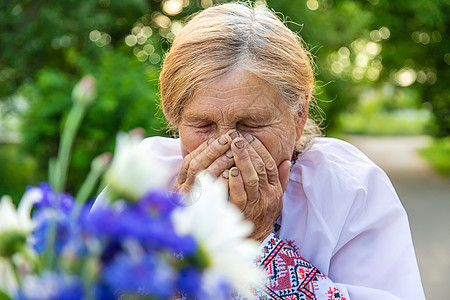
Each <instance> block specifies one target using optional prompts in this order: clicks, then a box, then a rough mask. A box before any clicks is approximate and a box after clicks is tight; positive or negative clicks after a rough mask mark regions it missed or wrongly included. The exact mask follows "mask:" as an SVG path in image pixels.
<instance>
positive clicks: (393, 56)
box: [267, 0, 450, 136]
mask: <svg viewBox="0 0 450 300" xmlns="http://www.w3.org/2000/svg"><path fill="white" fill-rule="evenodd" d="M267 2H268V4H269V6H270V7H273V8H274V10H275V11H280V12H283V13H284V14H285V15H287V16H289V19H290V20H293V21H294V22H297V23H300V24H304V26H301V27H299V26H298V25H296V24H295V23H290V24H288V25H289V26H290V27H291V29H293V30H294V31H299V30H300V34H301V36H302V37H303V38H304V39H305V40H306V41H307V43H308V44H309V45H310V49H311V51H312V52H313V53H314V54H315V56H316V57H317V58H316V63H317V66H318V74H317V79H318V81H319V85H318V88H317V98H318V100H319V104H320V105H321V106H322V107H323V108H324V110H325V112H326V114H327V118H328V124H329V125H330V127H331V128H333V127H335V126H337V125H338V124H336V123H335V122H337V120H338V118H336V117H337V114H338V113H339V112H341V111H344V110H346V109H347V108H348V106H349V104H351V103H352V102H354V101H355V99H357V98H358V94H361V92H363V91H364V90H366V89H367V88H368V87H371V88H381V87H386V86H388V87H389V89H390V90H393V91H392V92H391V100H392V101H394V102H395V94H396V93H397V92H396V90H402V89H405V88H407V89H413V90H416V91H418V92H419V98H420V99H422V102H423V103H424V104H425V107H427V108H431V110H432V112H433V115H434V128H433V131H432V133H433V134H434V135H436V136H448V135H449V134H450V99H449V97H450V96H449V94H448V92H446V90H447V88H448V86H449V83H450V82H449V78H450V74H449V65H450V53H448V49H450V47H449V39H446V38H444V37H446V36H448V27H449V26H448V25H449V15H450V9H449V7H450V5H449V4H450V2H449V1H448V0H417V1H411V0H402V1H388V0H346V1H334V0H305V1H296V2H295V3H296V5H292V1H289V0H273V1H271V0H268V1H267ZM321 100H323V101H321Z"/></svg>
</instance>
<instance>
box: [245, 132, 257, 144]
mask: <svg viewBox="0 0 450 300" xmlns="http://www.w3.org/2000/svg"><path fill="white" fill-rule="evenodd" d="M244 137H245V139H246V140H247V142H248V143H249V144H251V143H252V142H253V141H254V140H255V137H254V136H253V135H251V134H250V133H246V134H244Z"/></svg>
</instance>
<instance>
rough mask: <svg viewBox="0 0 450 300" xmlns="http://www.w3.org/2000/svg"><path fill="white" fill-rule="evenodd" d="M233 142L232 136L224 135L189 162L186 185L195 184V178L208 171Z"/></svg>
mask: <svg viewBox="0 0 450 300" xmlns="http://www.w3.org/2000/svg"><path fill="white" fill-rule="evenodd" d="M231 141H232V139H231V137H230V135H227V134H224V135H222V136H221V137H219V138H218V139H217V140H215V141H213V142H212V143H210V144H209V145H208V146H207V147H206V148H205V150H203V151H201V152H200V153H199V154H198V155H197V156H196V157H194V158H193V159H192V160H191V161H190V162H189V166H188V169H187V177H186V180H185V184H187V185H192V184H194V181H195V176H197V174H198V173H200V172H201V171H203V170H205V169H207V168H208V167H209V166H210V165H211V164H212V163H213V162H214V161H215V160H216V159H217V158H218V157H220V156H221V155H223V154H224V153H225V152H226V151H227V150H228V149H229V148H230V143H231Z"/></svg>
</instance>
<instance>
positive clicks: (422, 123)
mask: <svg viewBox="0 0 450 300" xmlns="http://www.w3.org/2000/svg"><path fill="white" fill-rule="evenodd" d="M339 121H340V124H341V128H340V129H341V130H342V132H344V133H348V134H364V135H421V134H426V128H427V125H428V122H429V117H428V115H427V112H421V111H418V110H399V111H396V112H383V111H380V112H371V113H367V112H359V113H343V114H341V116H340V117H339Z"/></svg>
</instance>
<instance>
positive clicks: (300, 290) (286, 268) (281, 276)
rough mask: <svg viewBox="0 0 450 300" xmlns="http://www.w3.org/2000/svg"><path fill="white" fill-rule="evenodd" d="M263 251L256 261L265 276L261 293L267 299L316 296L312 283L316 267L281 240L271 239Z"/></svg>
mask: <svg viewBox="0 0 450 300" xmlns="http://www.w3.org/2000/svg"><path fill="white" fill-rule="evenodd" d="M264 252H265V253H264V257H263V259H262V260H260V261H258V264H259V265H260V266H261V267H262V268H263V269H264V270H265V271H266V273H267V274H268V276H269V282H268V283H267V284H266V287H265V288H264V292H265V293H266V294H267V295H268V296H270V298H271V299H280V300H287V299H296V300H297V299H305V300H306V299H308V300H310V299H317V298H316V296H315V294H314V285H313V282H314V281H315V280H317V279H316V276H317V275H321V273H320V272H319V270H317V268H315V267H314V266H313V265H311V264H310V263H309V262H307V261H306V260H304V259H303V258H302V257H301V256H299V255H298V254H297V253H296V251H295V250H294V249H293V248H291V247H289V245H288V244H286V243H285V242H283V241H281V240H275V239H271V240H270V241H269V242H268V244H267V246H266V247H265V248H264Z"/></svg>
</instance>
